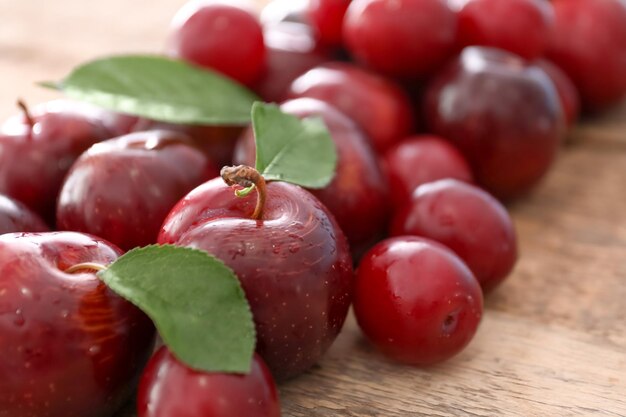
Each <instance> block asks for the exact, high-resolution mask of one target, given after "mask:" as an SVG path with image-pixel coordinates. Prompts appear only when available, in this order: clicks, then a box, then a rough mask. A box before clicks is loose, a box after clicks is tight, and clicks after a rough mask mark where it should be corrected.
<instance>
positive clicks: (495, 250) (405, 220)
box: [391, 180, 517, 292]
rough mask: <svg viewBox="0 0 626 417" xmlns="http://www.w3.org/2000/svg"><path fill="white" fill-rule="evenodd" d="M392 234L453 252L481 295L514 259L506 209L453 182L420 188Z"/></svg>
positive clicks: (511, 228)
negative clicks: (423, 240)
mask: <svg viewBox="0 0 626 417" xmlns="http://www.w3.org/2000/svg"><path fill="white" fill-rule="evenodd" d="M391 234H392V235H394V236H402V235H415V236H421V237H425V238H428V239H432V240H434V241H437V242H439V243H441V244H443V245H445V246H447V247H448V248H450V249H452V250H453V251H454V252H455V253H456V254H457V255H458V256H459V257H460V258H461V259H462V260H463V261H464V262H465V264H466V265H467V266H468V267H469V269H470V270H471V271H472V273H473V274H474V276H475V277H476V279H477V280H478V282H479V283H480V285H481V287H482V289H483V291H484V292H489V291H491V290H493V289H494V288H495V287H496V286H497V285H499V284H500V283H501V282H502V281H503V280H504V279H505V278H506V277H507V276H508V275H509V274H510V272H511V270H512V269H513V267H514V266H515V262H516V261H517V237H516V234H515V227H514V225H513V222H512V220H511V217H510V216H509V214H508V213H507V211H506V209H505V208H504V207H503V206H502V204H500V202H498V200H496V199H495V198H493V197H492V196H490V195H489V194H488V193H486V192H485V191H483V190H481V189H480V188H478V187H475V186H473V185H470V184H466V183H463V182H460V181H457V180H439V181H435V182H431V183H428V184H424V185H421V186H419V187H418V188H417V189H416V190H415V191H414V193H413V196H412V198H411V201H410V202H409V203H408V204H407V205H406V206H405V207H404V208H403V209H402V210H400V212H399V213H398V214H396V216H395V217H394V220H393V225H392V230H391Z"/></svg>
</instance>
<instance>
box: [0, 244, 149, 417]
mask: <svg viewBox="0 0 626 417" xmlns="http://www.w3.org/2000/svg"><path fill="white" fill-rule="evenodd" d="M120 254H121V251H120V250H119V249H117V248H115V247H114V246H112V245H111V244H109V243H108V242H105V241H103V240H100V239H98V238H94V237H91V236H87V235H83V234H78V233H72V232H56V233H41V234H23V233H19V234H17V233H16V234H6V235H2V236H0V313H2V314H0V338H1V340H2V344H1V345H0V373H1V374H2V378H0V410H1V411H0V413H2V412H4V413H5V414H4V415H7V416H11V417H32V416H47V417H84V416H87V415H88V416H90V417H91V416H93V417H111V416H113V414H114V413H115V411H116V410H117V409H118V408H119V407H120V406H121V405H122V404H124V403H125V402H126V401H127V400H128V399H129V398H130V396H131V394H132V392H133V390H134V388H135V384H136V382H137V380H138V379H139V375H140V372H141V370H142V368H143V365H144V364H145V363H146V362H147V360H148V358H149V357H150V354H151V353H152V348H153V345H154V338H155V330H154V326H153V325H152V322H151V321H150V319H148V317H147V316H146V315H145V314H144V313H142V312H141V311H140V310H139V309H137V308H136V307H135V306H133V305H132V304H131V303H129V302H127V301H126V300H124V299H122V298H121V297H119V296H118V295H116V294H115V293H113V292H112V291H111V290H109V289H108V288H107V286H106V285H105V284H104V283H102V282H101V281H100V280H99V279H98V278H97V277H96V275H95V273H94V272H93V271H85V272H79V273H75V274H67V273H65V272H64V271H65V270H66V269H67V268H69V267H70V266H73V265H76V264H78V263H82V262H96V263H100V264H108V263H110V262H112V261H114V260H115V259H117V257H118V256H119V255H120Z"/></svg>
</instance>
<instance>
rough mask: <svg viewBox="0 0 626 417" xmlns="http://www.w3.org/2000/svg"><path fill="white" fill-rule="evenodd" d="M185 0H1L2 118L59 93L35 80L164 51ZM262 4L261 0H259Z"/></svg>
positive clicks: (0, 67)
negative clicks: (97, 61)
mask: <svg viewBox="0 0 626 417" xmlns="http://www.w3.org/2000/svg"><path fill="white" fill-rule="evenodd" d="M184 3H185V2H184V1H183V0H173V1H168V2H154V1H151V0H133V1H126V0H109V1H105V2H100V1H82V0H54V1H45V0H19V1H16V0H0V16H3V19H2V20H3V21H2V24H1V25H0V92H2V100H1V102H0V119H5V118H6V117H8V116H10V115H12V114H14V113H15V106H14V103H15V100H16V99H17V98H18V97H21V98H23V99H24V100H25V101H26V102H27V103H31V104H36V103H38V102H41V101H44V100H48V99H51V98H55V97H58V96H59V95H58V94H56V93H54V92H50V91H48V90H45V89H43V88H41V87H38V86H36V85H35V82H37V81H43V80H58V79H60V78H62V77H63V76H64V75H66V74H67V73H68V72H69V71H70V70H71V69H72V68H74V67H75V66H76V65H78V64H80V63H82V62H84V61H85V60H88V59H91V58H96V57H101V56H103V55H107V54H119V53H123V52H160V51H161V50H162V49H163V44H164V42H165V37H166V35H167V28H168V26H169V22H170V20H171V18H172V16H173V15H174V13H175V12H176V11H177V10H178V9H179V8H180V7H181V6H182V5H183V4H184ZM259 3H260V1H259Z"/></svg>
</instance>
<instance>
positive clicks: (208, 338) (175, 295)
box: [98, 245, 255, 373]
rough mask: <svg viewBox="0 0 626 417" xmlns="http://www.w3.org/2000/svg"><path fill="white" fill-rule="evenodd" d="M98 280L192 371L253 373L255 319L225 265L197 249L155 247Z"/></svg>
mask: <svg viewBox="0 0 626 417" xmlns="http://www.w3.org/2000/svg"><path fill="white" fill-rule="evenodd" d="M98 275H99V277H100V278H101V279H102V280H103V281H104V282H105V283H106V284H107V285H108V286H109V287H110V288H111V289H112V290H113V291H115V292H116V293H118V294H119V295H121V296H122V297H124V298H126V299H127V300H129V301H130V302H132V303H133V304H135V305H136V306H137V307H139V308H140V309H141V310H143V311H144V312H145V313H146V314H147V315H148V316H149V317H150V318H151V319H152V320H153V321H154V324H155V326H156V328H157V329H158V331H159V333H160V335H161V337H162V339H163V341H164V342H165V344H166V345H167V346H168V348H169V349H170V350H171V351H172V353H173V354H174V355H175V356H176V357H177V358H178V359H180V360H181V361H183V362H184V363H186V364H187V365H188V366H190V367H192V368H194V369H198V370H203V371H215V372H241V373H245V372H248V371H249V370H250V366H251V360H252V354H253V351H254V346H255V332H254V323H253V321H252V314H251V312H250V307H249V305H248V302H247V301H246V298H245V296H244V293H243V290H242V288H241V286H240V284H239V280H238V279H237V277H236V276H235V274H234V273H233V271H232V270H231V269H229V268H228V267H227V266H225V265H224V264H223V263H222V262H221V261H219V260H217V259H216V258H214V257H212V256H210V255H209V254H208V253H206V252H203V251H200V250H196V249H190V248H181V247H175V246H169V245H165V246H156V245H154V246H148V247H145V248H138V249H133V250H131V251H130V252H128V253H126V254H125V255H123V256H122V257H120V258H119V259H118V260H117V261H115V262H114V263H113V264H111V265H110V266H109V267H108V268H107V269H106V270H104V271H101V272H100V273H99V274H98Z"/></svg>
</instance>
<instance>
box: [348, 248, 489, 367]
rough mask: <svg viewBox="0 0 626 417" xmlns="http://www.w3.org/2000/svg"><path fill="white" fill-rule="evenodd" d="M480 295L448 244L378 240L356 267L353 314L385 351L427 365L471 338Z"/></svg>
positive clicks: (480, 305)
mask: <svg viewBox="0 0 626 417" xmlns="http://www.w3.org/2000/svg"><path fill="white" fill-rule="evenodd" d="M482 311H483V297H482V292H481V290H480V286H479V285H478V282H477V281H476V279H475V278H474V276H473V275H472V273H471V271H470V270H469V269H468V268H467V266H466V265H465V264H464V263H463V261H461V260H460V259H459V258H458V257H457V256H456V255H455V254H454V253H453V252H452V251H450V250H449V249H448V248H446V247H444V246H442V245H440V244H438V243H436V242H433V241H430V240H428V239H423V238H419V237H414V236H402V237H396V238H391V239H386V240H383V241H382V242H380V243H378V244H377V245H376V246H374V248H372V249H371V250H370V251H369V252H368V253H367V254H366V255H365V257H364V258H363V260H362V261H361V264H360V265H359V269H358V271H357V278H356V284H355V295H354V313H355V315H356V318H357V321H358V323H359V326H360V327H361V330H362V331H363V333H364V334H365V336H366V337H367V338H368V339H369V340H370V342H371V343H372V344H373V345H374V346H376V348H378V349H379V350H380V351H382V352H383V353H384V354H385V355H387V356H389V357H390V358H393V359H395V360H398V361H401V362H405V363H408V364H412V365H420V366H425V365H432V364H435V363H438V362H442V361H444V360H446V359H449V358H450V357H452V356H454V355H456V354H457V353H459V352H460V351H461V350H463V348H464V347H465V346H466V345H467V344H468V343H469V342H470V341H471V340H472V338H473V336H474V334H475V332H476V329H477V328H478V325H479V324H480V320H481V317H482Z"/></svg>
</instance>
